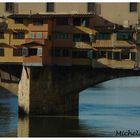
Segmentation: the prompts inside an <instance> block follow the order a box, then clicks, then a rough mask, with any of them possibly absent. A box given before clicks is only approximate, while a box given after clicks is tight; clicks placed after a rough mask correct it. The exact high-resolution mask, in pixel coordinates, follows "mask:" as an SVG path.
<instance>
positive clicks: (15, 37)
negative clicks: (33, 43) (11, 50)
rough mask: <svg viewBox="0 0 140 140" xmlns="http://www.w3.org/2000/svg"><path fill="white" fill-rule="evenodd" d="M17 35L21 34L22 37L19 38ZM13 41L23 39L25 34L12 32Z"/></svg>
mask: <svg viewBox="0 0 140 140" xmlns="http://www.w3.org/2000/svg"><path fill="white" fill-rule="evenodd" d="M19 33H23V34H22V35H23V36H22V35H20V36H19ZM13 39H25V32H13Z"/></svg>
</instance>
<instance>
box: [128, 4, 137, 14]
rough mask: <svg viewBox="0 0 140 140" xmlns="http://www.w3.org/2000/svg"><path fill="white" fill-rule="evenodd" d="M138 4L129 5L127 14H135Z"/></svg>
mask: <svg viewBox="0 0 140 140" xmlns="http://www.w3.org/2000/svg"><path fill="white" fill-rule="evenodd" d="M137 11H138V4H137V3H136V2H131V3H129V12H137Z"/></svg>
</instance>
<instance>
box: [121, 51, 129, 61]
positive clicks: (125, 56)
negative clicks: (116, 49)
mask: <svg viewBox="0 0 140 140" xmlns="http://www.w3.org/2000/svg"><path fill="white" fill-rule="evenodd" d="M129 53H130V50H129V49H127V48H126V49H123V50H122V52H121V58H122V59H129Z"/></svg>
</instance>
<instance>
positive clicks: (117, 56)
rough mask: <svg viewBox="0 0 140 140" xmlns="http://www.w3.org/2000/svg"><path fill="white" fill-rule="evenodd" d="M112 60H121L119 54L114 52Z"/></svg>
mask: <svg viewBox="0 0 140 140" xmlns="http://www.w3.org/2000/svg"><path fill="white" fill-rule="evenodd" d="M114 59H115V60H121V53H120V52H114Z"/></svg>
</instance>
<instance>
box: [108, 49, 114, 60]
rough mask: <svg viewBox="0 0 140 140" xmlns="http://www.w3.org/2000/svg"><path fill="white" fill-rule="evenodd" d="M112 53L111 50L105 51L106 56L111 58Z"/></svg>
mask: <svg viewBox="0 0 140 140" xmlns="http://www.w3.org/2000/svg"><path fill="white" fill-rule="evenodd" d="M112 54H113V53H112V51H108V52H107V58H108V59H112V58H113V56H112Z"/></svg>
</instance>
